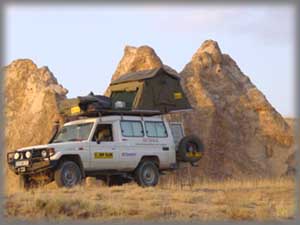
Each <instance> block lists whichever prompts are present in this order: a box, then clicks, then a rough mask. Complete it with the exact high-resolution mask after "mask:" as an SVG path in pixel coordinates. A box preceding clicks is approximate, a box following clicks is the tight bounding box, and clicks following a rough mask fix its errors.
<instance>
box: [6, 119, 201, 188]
mask: <svg viewBox="0 0 300 225" xmlns="http://www.w3.org/2000/svg"><path fill="white" fill-rule="evenodd" d="M183 136H184V133H183V129H182V126H181V124H179V123H173V124H172V123H171V124H169V123H168V122H167V121H166V120H165V119H163V118H162V116H148V117H142V116H132V115H125V116H124V115H108V116H102V117H96V118H86V119H80V120H76V121H72V122H68V123H65V124H64V126H63V127H62V128H61V129H60V130H59V132H58V133H57V134H56V136H55V137H54V138H53V139H52V140H51V141H50V143H48V144H46V145H37V146H31V147H26V148H21V149H18V150H17V151H15V152H10V153H8V154H7V161H8V164H9V167H10V169H12V170H13V171H14V172H15V173H16V174H17V175H19V176H20V181H21V183H20V184H21V185H22V186H23V187H24V188H29V187H32V186H34V185H36V184H38V183H40V181H42V183H45V182H46V183H47V182H52V181H55V182H56V184H57V185H58V186H59V187H63V186H64V187H72V186H74V185H76V184H78V183H80V182H81V181H82V179H84V178H85V177H87V176H92V177H96V178H98V179H104V180H106V181H107V182H108V183H110V184H113V183H123V182H126V181H130V180H133V179H134V180H135V181H136V182H137V183H138V184H139V185H141V186H144V187H145V186H155V185H156V184H157V183H158V180H159V175H160V174H162V173H163V171H166V170H173V169H176V167H177V162H178V161H185V162H192V163H194V162H196V161H198V160H199V159H200V158H201V156H202V153H203V145H202V143H201V142H200V140H199V139H197V138H196V137H194V136H187V137H183Z"/></svg>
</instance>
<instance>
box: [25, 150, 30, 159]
mask: <svg viewBox="0 0 300 225" xmlns="http://www.w3.org/2000/svg"><path fill="white" fill-rule="evenodd" d="M25 157H26V158H27V159H29V158H30V157H31V152H30V151H27V152H26V153H25Z"/></svg>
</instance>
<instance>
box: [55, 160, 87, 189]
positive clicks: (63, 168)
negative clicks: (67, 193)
mask: <svg viewBox="0 0 300 225" xmlns="http://www.w3.org/2000/svg"><path fill="white" fill-rule="evenodd" d="M54 179H55V183H56V184H57V186H58V187H67V188H70V187H73V186H75V185H77V184H79V183H80V182H81V180H82V174H81V170H80V168H79V166H78V165H77V164H76V163H75V162H73V161H63V162H62V163H61V164H60V165H59V168H58V169H57V170H56V171H55V173H54Z"/></svg>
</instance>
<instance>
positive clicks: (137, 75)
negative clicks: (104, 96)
mask: <svg viewBox="0 0 300 225" xmlns="http://www.w3.org/2000/svg"><path fill="white" fill-rule="evenodd" d="M161 71H164V72H166V73H168V75H169V76H173V77H174V78H175V79H180V78H179V76H178V75H177V74H176V73H174V72H172V71H170V69H167V68H164V67H159V68H156V69H152V70H142V71H138V72H133V73H128V74H124V75H122V76H121V77H120V78H119V79H117V80H114V81H112V82H111V84H119V83H124V82H130V81H139V80H145V79H150V78H153V77H154V76H156V75H157V74H158V73H159V72H161ZM167 71H168V72H167Z"/></svg>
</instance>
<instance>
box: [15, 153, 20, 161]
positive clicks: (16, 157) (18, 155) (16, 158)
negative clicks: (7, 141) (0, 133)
mask: <svg viewBox="0 0 300 225" xmlns="http://www.w3.org/2000/svg"><path fill="white" fill-rule="evenodd" d="M19 158H20V153H19V152H16V153H15V155H14V159H15V160H18V159H19Z"/></svg>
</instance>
